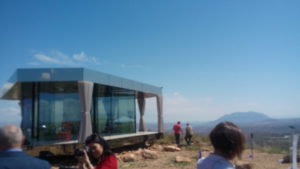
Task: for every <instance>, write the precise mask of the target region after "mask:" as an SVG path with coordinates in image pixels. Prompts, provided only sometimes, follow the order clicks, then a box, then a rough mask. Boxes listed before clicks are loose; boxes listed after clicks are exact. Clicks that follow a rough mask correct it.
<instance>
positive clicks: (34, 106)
mask: <svg viewBox="0 0 300 169" xmlns="http://www.w3.org/2000/svg"><path fill="white" fill-rule="evenodd" d="M1 94H2V96H1V98H2V99H8V100H19V101H20V107H21V115H22V121H21V128H22V130H23V132H24V134H25V136H26V138H27V141H26V142H27V144H29V145H40V144H49V143H50V144H51V143H57V142H66V141H76V142H79V143H80V142H84V140H85V138H86V137H87V136H88V135H90V134H91V133H99V134H100V135H102V136H118V135H124V134H138V133H142V132H146V126H145V119H144V114H145V102H146V99H147V98H153V97H154V98H156V104H157V117H158V118H157V119H158V122H157V128H158V130H157V133H162V132H163V116H162V113H163V112H162V88H161V87H155V86H152V85H148V84H145V83H141V82H137V81H133V80H128V79H125V78H121V77H116V76H113V75H109V74H105V73H101V72H96V71H93V70H89V69H85V68H44V69H42V68H36V69H17V70H16V72H15V73H14V74H13V75H12V77H11V78H10V80H9V81H8V82H7V83H5V84H4V86H3V88H2V92H1ZM136 109H138V110H136ZM137 113H139V119H138V120H139V121H138V122H137ZM137 124H139V126H137Z"/></svg>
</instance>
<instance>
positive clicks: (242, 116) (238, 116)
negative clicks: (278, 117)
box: [212, 112, 271, 124]
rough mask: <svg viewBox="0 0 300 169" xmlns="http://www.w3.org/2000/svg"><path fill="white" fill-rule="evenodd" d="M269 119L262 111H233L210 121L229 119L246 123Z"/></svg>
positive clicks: (217, 121)
mask: <svg viewBox="0 0 300 169" xmlns="http://www.w3.org/2000/svg"><path fill="white" fill-rule="evenodd" d="M268 120H271V118H270V117H268V116H267V115H265V114H263V113H258V112H234V113H231V114H226V115H224V116H222V117H220V118H219V119H217V120H215V121H213V122H212V123H219V122H221V121H231V122H233V123H237V124H246V123H257V122H263V121H268Z"/></svg>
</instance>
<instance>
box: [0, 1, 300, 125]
mask: <svg viewBox="0 0 300 169" xmlns="http://www.w3.org/2000/svg"><path fill="white" fill-rule="evenodd" d="M299 8H300V1H296V0H295V1H292V0H287V1H283V0H281V1H279V0H252V1H241V0H215V1H211V0H207V1H206V0H202V1H194V0H189V1H179V0H161V1H158V0H151V1H150V0H142V1H141V0H136V1H134V0H114V1H89V2H83V1H58V0H52V1H14V0H3V1H0V25H1V26H0V37H1V38H0V56H1V57H0V61H1V62H0V64H1V66H0V71H1V72H2V73H1V75H0V84H4V83H5V82H6V81H7V80H8V78H9V77H10V76H11V74H12V73H13V72H14V70H15V69H17V68H24V67H30V68H31V67H86V68H90V69H94V70H98V71H101V72H105V73H109V74H114V75H117V76H122V77H125V78H129V79H133V80H138V81H141V82H145V83H149V84H153V85H156V86H162V87H163V92H164V112H165V115H164V116H165V120H166V121H177V120H178V119H180V120H182V121H206V120H215V119H216V118H218V117H220V116H222V115H224V114H227V113H231V112H236V111H240V112H247V111H257V112H262V113H265V114H267V115H269V116H271V117H274V118H290V117H300V113H299V112H300V106H299V103H300V90H299V86H300V78H299V72H300V66H299V64H300V56H299V55H300V31H299V30H300V22H299V18H300V10H299ZM0 113H1V114H2V115H3V116H2V117H5V118H6V119H11V120H16V119H18V118H19V109H18V107H17V105H16V103H14V102H8V101H3V100H1V101H0ZM149 114H150V113H149ZM3 119H4V118H3Z"/></svg>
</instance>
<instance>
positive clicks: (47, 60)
mask: <svg viewBox="0 0 300 169" xmlns="http://www.w3.org/2000/svg"><path fill="white" fill-rule="evenodd" d="M34 57H35V58H36V59H37V60H38V61H41V62H45V63H54V64H61V62H60V61H59V60H57V59H55V58H53V57H50V56H46V55H44V54H41V53H38V54H35V55H34Z"/></svg>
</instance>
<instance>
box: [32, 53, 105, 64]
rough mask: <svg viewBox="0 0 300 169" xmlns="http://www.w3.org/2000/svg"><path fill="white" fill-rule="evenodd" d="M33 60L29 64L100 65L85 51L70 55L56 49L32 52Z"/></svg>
mask: <svg viewBox="0 0 300 169" xmlns="http://www.w3.org/2000/svg"><path fill="white" fill-rule="evenodd" d="M34 58H35V61H34V62H30V63H29V64H30V65H42V64H56V65H67V66H78V65H82V64H89V65H90V64H92V65H100V64H101V62H100V61H99V60H98V59H97V58H96V57H93V56H88V55H86V54H85V52H80V53H75V54H73V55H72V56H69V55H67V54H64V53H62V52H60V51H57V50H52V51H51V52H50V53H48V54H45V53H42V52H39V53H35V54H34Z"/></svg>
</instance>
